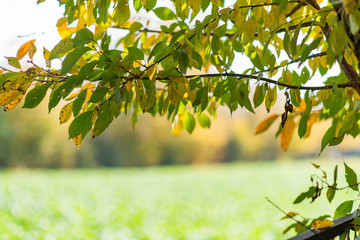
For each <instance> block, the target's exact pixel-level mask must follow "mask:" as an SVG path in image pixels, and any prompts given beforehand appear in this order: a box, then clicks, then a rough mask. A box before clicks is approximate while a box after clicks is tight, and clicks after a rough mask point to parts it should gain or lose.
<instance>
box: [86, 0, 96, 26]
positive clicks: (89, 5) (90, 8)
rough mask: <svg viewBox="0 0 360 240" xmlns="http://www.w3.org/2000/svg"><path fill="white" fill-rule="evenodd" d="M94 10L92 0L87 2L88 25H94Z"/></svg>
mask: <svg viewBox="0 0 360 240" xmlns="http://www.w3.org/2000/svg"><path fill="white" fill-rule="evenodd" d="M93 12H94V5H93V3H92V1H88V2H87V11H86V24H87V26H91V25H93V24H94V23H95V21H96V19H95V17H94V14H93Z"/></svg>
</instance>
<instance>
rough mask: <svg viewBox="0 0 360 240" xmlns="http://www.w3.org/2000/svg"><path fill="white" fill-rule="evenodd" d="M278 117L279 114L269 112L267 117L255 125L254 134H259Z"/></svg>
mask: <svg viewBox="0 0 360 240" xmlns="http://www.w3.org/2000/svg"><path fill="white" fill-rule="evenodd" d="M278 117H279V114H271V115H270V116H268V117H267V118H265V119H264V120H262V121H261V122H260V123H259V124H258V125H257V127H256V129H255V134H259V133H262V132H264V131H266V130H267V129H268V128H269V127H270V126H271V124H273V122H274V121H275V120H276V119H277V118H278Z"/></svg>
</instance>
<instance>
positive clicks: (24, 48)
mask: <svg viewBox="0 0 360 240" xmlns="http://www.w3.org/2000/svg"><path fill="white" fill-rule="evenodd" d="M34 42H35V39H33V40H30V41H28V42H26V43H24V44H23V45H21V47H20V48H19V50H18V52H17V54H16V58H17V59H21V58H23V57H24V56H25V55H26V53H27V52H28V51H29V49H30V46H31V43H34Z"/></svg>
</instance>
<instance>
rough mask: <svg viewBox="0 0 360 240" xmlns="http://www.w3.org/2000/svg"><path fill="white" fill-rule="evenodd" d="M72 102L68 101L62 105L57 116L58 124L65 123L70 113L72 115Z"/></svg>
mask: <svg viewBox="0 0 360 240" xmlns="http://www.w3.org/2000/svg"><path fill="white" fill-rule="evenodd" d="M73 104H74V102H69V103H67V104H66V105H64V106H63V107H62V109H61V111H60V116H59V122H60V124H63V123H66V122H67V121H69V119H70V117H71V115H72V108H73Z"/></svg>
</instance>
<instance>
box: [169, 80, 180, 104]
mask: <svg viewBox="0 0 360 240" xmlns="http://www.w3.org/2000/svg"><path fill="white" fill-rule="evenodd" d="M168 91H169V98H170V101H171V103H172V104H174V105H175V106H177V104H178V101H179V93H178V91H177V90H176V85H175V83H174V82H171V83H170V85H169V86H168Z"/></svg>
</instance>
